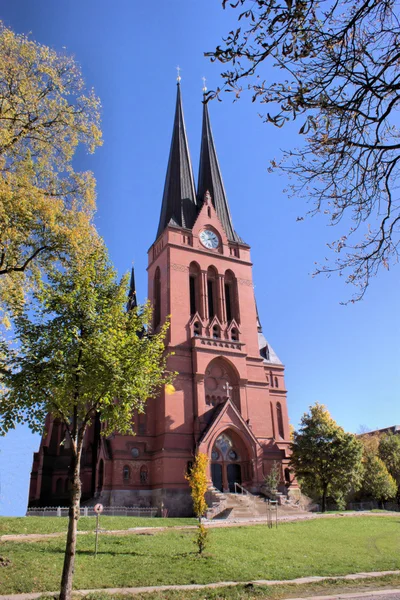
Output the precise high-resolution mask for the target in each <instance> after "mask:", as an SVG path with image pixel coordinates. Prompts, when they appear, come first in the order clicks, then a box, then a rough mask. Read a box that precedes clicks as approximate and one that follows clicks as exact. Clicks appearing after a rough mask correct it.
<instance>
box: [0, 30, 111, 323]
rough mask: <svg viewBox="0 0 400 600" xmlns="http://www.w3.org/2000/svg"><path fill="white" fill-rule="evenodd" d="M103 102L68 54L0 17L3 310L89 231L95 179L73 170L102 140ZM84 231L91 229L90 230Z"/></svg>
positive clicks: (0, 298) (0, 291)
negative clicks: (78, 157)
mask: <svg viewBox="0 0 400 600" xmlns="http://www.w3.org/2000/svg"><path fill="white" fill-rule="evenodd" d="M99 123H100V101H99V99H98V98H97V97H96V96H95V94H94V92H93V91H86V90H85V86H84V82H83V79H82V75H81V72H80V68H79V66H78V64H77V63H76V62H75V61H74V59H73V58H71V57H69V56H66V55H64V54H60V53H57V52H55V51H54V50H52V49H50V48H48V47H47V46H44V45H41V44H38V43H37V42H34V41H32V40H30V39H28V38H27V37H26V36H24V35H21V34H18V35H17V34H15V33H14V32H12V31H11V30H10V29H8V28H7V27H5V26H4V25H3V24H1V23H0V276H1V277H0V308H1V309H2V310H3V311H4V310H5V307H8V308H10V307H11V308H12V309H16V308H18V306H19V304H20V303H21V301H22V299H23V296H24V291H26V289H27V287H28V284H31V283H33V282H35V281H37V279H38V278H39V277H40V275H41V271H42V270H45V271H47V267H48V266H49V265H50V264H52V262H53V261H54V260H56V259H59V258H60V257H62V256H63V254H64V253H65V252H67V253H68V251H69V249H70V248H71V247H72V248H75V247H76V245H79V242H80V239H82V238H85V237H86V236H87V235H90V233H91V232H90V229H91V225H90V222H91V218H92V216H93V212H94V209H95V181H94V178H93V175H92V174H91V173H89V172H86V173H79V172H76V171H75V170H74V167H73V164H72V161H73V157H74V154H75V151H76V150H77V148H78V146H83V147H84V148H86V149H87V150H88V151H89V152H93V151H94V150H95V148H96V146H99V145H100V144H101V131H100V128H99ZM88 230H89V233H88Z"/></svg>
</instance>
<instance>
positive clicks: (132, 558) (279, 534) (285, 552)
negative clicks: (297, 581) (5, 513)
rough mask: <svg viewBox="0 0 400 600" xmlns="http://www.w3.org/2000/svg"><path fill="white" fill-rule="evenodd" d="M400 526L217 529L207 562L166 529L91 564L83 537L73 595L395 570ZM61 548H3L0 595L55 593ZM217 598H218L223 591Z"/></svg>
mask: <svg viewBox="0 0 400 600" xmlns="http://www.w3.org/2000/svg"><path fill="white" fill-rule="evenodd" d="M29 519H30V517H28V520H29ZM42 520H43V522H44V521H47V520H46V519H42ZM93 520H94V519H93ZM398 520H399V519H398V516H397V517H396V516H379V515H376V516H372V515H371V516H361V515H359V516H357V517H340V516H336V517H335V518H334V519H332V518H330V519H315V520H309V521H301V522H297V523H290V522H287V523H282V524H280V526H279V528H278V529H268V528H266V527H265V525H253V526H246V527H243V526H240V525H238V526H234V527H216V528H215V529H213V532H212V536H211V537H210V542H209V548H210V551H209V552H207V555H206V556H207V558H206V559H204V560H198V555H197V552H196V551H195V550H194V548H193V542H192V531H191V530H190V529H188V530H182V529H181V528H179V529H171V528H168V530H166V531H159V532H157V533H156V534H155V535H129V536H127V535H125V536H122V535H109V534H108V535H104V536H103V537H102V538H101V542H100V547H101V553H100V554H99V555H98V557H97V560H96V561H95V560H93V548H94V535H93V534H88V535H80V536H78V548H77V550H78V551H77V559H76V565H75V589H99V588H110V587H113V588H116V587H131V586H132V587H133V586H151V585H160V583H162V584H163V585H173V584H191V583H210V582H214V581H254V580H258V579H269V580H282V579H292V578H295V577H306V576H315V575H321V576H323V575H327V576H335V575H346V574H348V573H357V572H367V571H392V570H393V571H394V570H398V569H400V555H399V552H398V547H399V543H400V537H399V536H400V532H399V526H398ZM154 521H155V522H156V521H158V519H154ZM100 535H101V534H100ZM63 545H64V538H63V537H60V538H55V539H48V540H47V541H45V542H40V541H36V542H30V543H28V542H26V540H23V541H21V542H18V543H16V542H2V550H1V553H2V554H4V555H6V556H7V557H9V558H10V559H11V561H12V566H11V567H10V568H7V569H2V571H1V577H0V579H1V583H0V594H11V593H24V592H28V593H29V592H37V591H44V590H48V591H53V590H55V589H57V583H58V579H59V573H60V571H61V569H62V552H63ZM321 548H323V552H321ZM203 556H204V555H203ZM221 557H223V560H221ZM138 559H140V563H139V562H138ZM186 593H187V590H186V591H185V594H186ZM219 594H220V596H219V597H220V598H221V590H219ZM224 594H225V591H224V592H223V594H222V595H223V596H224ZM291 595H293V596H295V597H298V596H299V594H298V593H296V592H295V593H294V594H286V595H284V594H283V596H282V597H285V598H286V597H288V596H291ZM205 596H206V595H205V594H204V590H203V598H204V597H205ZM182 597H183V596H182ZM207 597H208V592H207ZM263 597H264V596H263V595H261V596H260V600H261V598H263ZM143 600H144V596H143Z"/></svg>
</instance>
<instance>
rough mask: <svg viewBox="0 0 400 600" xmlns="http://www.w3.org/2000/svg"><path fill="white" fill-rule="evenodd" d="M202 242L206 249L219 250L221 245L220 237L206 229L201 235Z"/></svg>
mask: <svg viewBox="0 0 400 600" xmlns="http://www.w3.org/2000/svg"><path fill="white" fill-rule="evenodd" d="M200 241H201V243H202V244H203V246H205V247H206V248H211V249H214V248H218V245H219V240H218V236H217V235H216V234H215V233H214V232H213V231H210V230H209V229H204V231H202V232H201V233H200Z"/></svg>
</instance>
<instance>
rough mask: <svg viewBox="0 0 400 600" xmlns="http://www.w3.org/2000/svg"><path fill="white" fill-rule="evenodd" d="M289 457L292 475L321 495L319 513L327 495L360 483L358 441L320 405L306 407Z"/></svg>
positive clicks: (347, 490) (324, 506)
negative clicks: (307, 410) (307, 408)
mask: <svg viewBox="0 0 400 600" xmlns="http://www.w3.org/2000/svg"><path fill="white" fill-rule="evenodd" d="M291 451H292V456H291V459H290V464H291V467H293V469H294V471H295V473H296V477H297V478H298V479H299V481H300V482H301V483H303V485H304V486H305V488H306V490H307V491H309V490H310V489H313V490H315V491H316V493H317V494H318V496H319V497H320V498H321V504H322V512H325V510H326V501H327V497H328V496H335V495H339V496H343V495H345V494H346V493H348V492H349V491H350V489H351V488H352V487H354V488H357V486H359V483H360V475H361V470H362V467H361V457H362V444H361V442H360V441H359V440H357V438H356V437H355V436H354V435H352V434H351V433H345V431H344V430H343V428H342V427H339V425H337V423H336V422H335V421H334V420H333V419H332V417H331V416H330V414H329V412H328V411H327V410H326V408H325V407H324V406H323V405H321V404H318V403H316V404H314V405H313V406H310V411H309V413H305V414H304V415H303V417H302V419H301V425H300V429H299V431H295V432H294V434H293V441H292V443H291Z"/></svg>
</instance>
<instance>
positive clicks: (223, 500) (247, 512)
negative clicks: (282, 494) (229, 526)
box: [206, 487, 303, 520]
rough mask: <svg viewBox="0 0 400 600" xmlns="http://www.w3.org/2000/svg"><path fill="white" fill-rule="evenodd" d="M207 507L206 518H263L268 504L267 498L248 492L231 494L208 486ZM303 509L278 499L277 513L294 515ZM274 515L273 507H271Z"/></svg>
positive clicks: (266, 513)
mask: <svg viewBox="0 0 400 600" xmlns="http://www.w3.org/2000/svg"><path fill="white" fill-rule="evenodd" d="M208 504H209V507H210V508H209V509H208V511H207V514H206V517H207V519H215V520H218V519H221V520H222V519H229V520H236V519H240V520H242V519H243V520H245V519H249V520H251V519H263V518H265V519H266V518H267V516H268V512H269V510H270V506H269V504H268V500H267V498H265V497H264V496H258V495H255V494H250V493H247V494H246V493H243V494H231V493H222V492H220V491H218V490H217V489H215V488H213V487H211V488H209V500H208ZM302 512H303V511H302V510H301V509H299V507H297V506H293V505H291V504H290V503H285V502H284V501H283V498H280V499H279V506H278V515H279V516H286V515H296V514H299V513H302ZM272 514H273V517H275V507H274V508H273V509H272Z"/></svg>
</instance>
